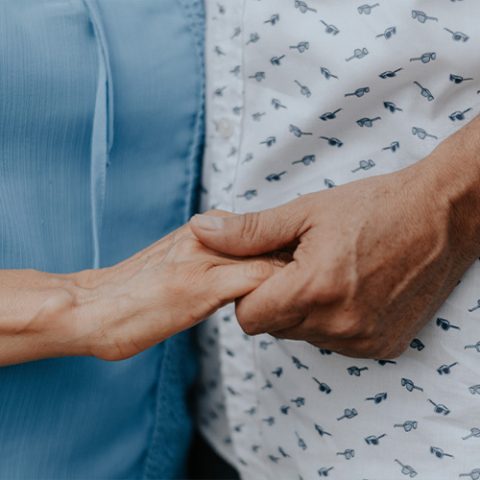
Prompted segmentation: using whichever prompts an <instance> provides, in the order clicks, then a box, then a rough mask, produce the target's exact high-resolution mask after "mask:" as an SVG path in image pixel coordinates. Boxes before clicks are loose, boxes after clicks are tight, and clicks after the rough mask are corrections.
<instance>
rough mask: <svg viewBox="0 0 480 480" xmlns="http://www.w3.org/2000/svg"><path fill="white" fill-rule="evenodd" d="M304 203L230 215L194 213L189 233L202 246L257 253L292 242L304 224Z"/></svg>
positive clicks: (292, 203) (236, 253) (218, 249)
mask: <svg viewBox="0 0 480 480" xmlns="http://www.w3.org/2000/svg"><path fill="white" fill-rule="evenodd" d="M307 210H308V209H307V203H306V202H305V201H303V199H297V200H294V201H292V202H290V203H287V204H285V205H283V206H281V207H277V208H272V209H270V210H264V211H261V212H255V213H246V214H244V215H232V216H223V215H222V216H212V215H195V216H194V217H193V218H192V219H191V220H190V226H191V228H192V231H193V233H194V234H195V235H196V236H197V237H198V238H199V240H200V241H201V242H202V243H203V244H204V245H206V246H208V247H210V248H212V249H214V250H217V251H219V252H223V253H228V254H231V255H237V256H247V255H248V256H250V255H260V254H263V253H267V252H271V251H273V250H278V249H280V248H283V247H285V246H288V245H290V244H291V243H292V242H295V241H296V240H297V239H298V238H299V237H300V235H302V233H304V232H305V231H306V229H307V228H308V227H307Z"/></svg>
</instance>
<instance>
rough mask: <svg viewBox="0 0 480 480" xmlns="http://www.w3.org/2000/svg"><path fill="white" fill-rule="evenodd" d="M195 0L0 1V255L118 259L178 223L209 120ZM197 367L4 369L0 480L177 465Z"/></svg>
mask: <svg viewBox="0 0 480 480" xmlns="http://www.w3.org/2000/svg"><path fill="white" fill-rule="evenodd" d="M202 48H203V11H202V4H201V0H135V1H133V0H3V1H0V268H35V269H38V270H43V271H50V272H73V271H78V270H82V269H85V268H91V267H92V266H107V265H112V264H114V263H116V262H118V261H120V260H122V259H124V258H126V257H128V256H130V255H131V254H133V253H135V252H137V251H138V250H139V249H141V248H144V247H146V246H147V245H149V244H151V243H152V242H154V241H156V240H157V239H159V238H160V237H162V236H163V235H165V234H166V233H168V232H169V231H171V230H172V229H174V228H176V227H178V226H179V225H181V224H182V223H184V222H185V221H186V220H187V218H188V216H189V215H190V214H191V211H192V208H193V206H194V204H195V199H196V189H197V177H198V171H199V168H198V167H199V165H198V163H199V155H200V151H201V148H200V147H201V141H202V132H203V117H202V111H203V96H202V95H203V64H202ZM194 371H195V359H194V356H193V351H192V346H191V339H190V336H189V334H182V335H179V336H176V337H175V338H173V339H170V340H168V341H166V342H164V343H163V344H162V345H158V346H156V347H154V348H152V349H150V350H149V351H147V352H144V353H143V354H141V355H138V356H137V357H135V358H132V359H129V360H126V361H122V362H117V363H109V362H102V361H98V360H95V359H91V358H65V359H52V360H46V361H40V362H32V363H29V364H25V365H18V366H12V367H7V368H1V369H0V478H2V479H66V478H79V479H93V478H142V477H143V478H174V477H176V476H180V475H181V474H182V472H181V470H182V467H183V466H184V462H185V458H184V457H185V454H186V450H187V447H188V441H189V436H190V430H191V423H190V416H189V411H188V405H187V389H188V388H189V386H190V384H191V381H192V378H193V375H194Z"/></svg>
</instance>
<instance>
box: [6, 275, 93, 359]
mask: <svg viewBox="0 0 480 480" xmlns="http://www.w3.org/2000/svg"><path fill="white" fill-rule="evenodd" d="M79 278H80V277H77V276H75V275H54V274H49V273H43V272H38V271H35V270H3V271H0V365H8V364H14V363H21V362H25V361H31V360H37V359H41V358H47V357H58V356H64V355H82V354H85V353H86V351H87V347H86V346H85V345H84V344H83V340H82V339H83V338H84V336H83V334H82V328H81V326H79V325H78V324H77V323H78V322H76V318H77V309H78V306H79V298H80V297H81V296H82V295H81V294H80V291H81V290H82V289H81V288H80V286H79V284H78V279H79Z"/></svg>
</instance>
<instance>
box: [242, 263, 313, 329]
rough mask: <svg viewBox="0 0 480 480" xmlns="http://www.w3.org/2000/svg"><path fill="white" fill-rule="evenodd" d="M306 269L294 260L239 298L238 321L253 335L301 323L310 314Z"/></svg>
mask: <svg viewBox="0 0 480 480" xmlns="http://www.w3.org/2000/svg"><path fill="white" fill-rule="evenodd" d="M302 282H303V279H302V272H301V271H300V269H299V266H298V263H297V262H295V261H294V262H291V263H289V264H288V265H286V266H285V267H284V268H282V269H281V270H280V271H278V272H276V273H275V274H274V275H272V276H271V277H269V278H268V279H267V280H265V281H264V282H263V283H262V284H261V285H259V286H258V288H256V289H255V290H253V291H252V292H251V293H250V294H248V295H246V296H245V297H244V298H242V299H240V300H239V301H238V302H237V307H236V313H237V318H238V321H239V323H240V325H241V327H242V328H243V330H244V331H245V333H247V334H249V335H257V334H259V333H266V332H274V331H279V330H283V329H285V328H291V327H294V326H295V325H298V324H299V323H301V322H302V320H303V319H304V318H305V317H306V316H307V314H308V305H307V304H306V301H304V300H303V298H304V296H303V294H302V292H301V285H302Z"/></svg>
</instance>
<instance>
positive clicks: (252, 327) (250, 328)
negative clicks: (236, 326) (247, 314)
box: [240, 319, 262, 336]
mask: <svg viewBox="0 0 480 480" xmlns="http://www.w3.org/2000/svg"><path fill="white" fill-rule="evenodd" d="M240 326H241V327H242V330H243V331H244V332H245V333H246V334H247V335H249V336H252V335H258V334H259V333H262V332H261V331H260V329H259V325H258V322H256V321H254V320H251V319H250V320H248V321H244V322H241V323H240Z"/></svg>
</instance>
